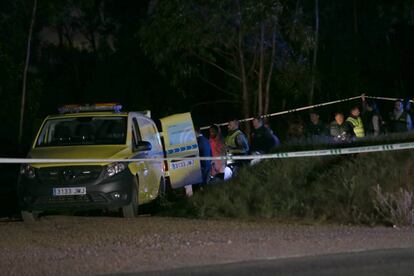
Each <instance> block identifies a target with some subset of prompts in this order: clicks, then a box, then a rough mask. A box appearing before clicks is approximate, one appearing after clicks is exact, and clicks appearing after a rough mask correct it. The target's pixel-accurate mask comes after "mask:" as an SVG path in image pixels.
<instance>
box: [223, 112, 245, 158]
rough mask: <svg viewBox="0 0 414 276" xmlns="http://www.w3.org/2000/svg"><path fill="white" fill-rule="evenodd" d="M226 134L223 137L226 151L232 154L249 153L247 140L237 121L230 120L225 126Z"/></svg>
mask: <svg viewBox="0 0 414 276" xmlns="http://www.w3.org/2000/svg"><path fill="white" fill-rule="evenodd" d="M227 128H228V135H227V137H226V139H225V143H226V148H227V152H228V153H230V154H233V155H245V154H248V153H249V142H248V140H247V137H246V135H245V134H244V133H243V131H241V130H240V129H239V121H238V120H231V121H230V122H229V124H228V126H227Z"/></svg>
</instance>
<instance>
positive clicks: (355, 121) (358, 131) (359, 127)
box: [346, 117, 365, 138]
mask: <svg viewBox="0 0 414 276" xmlns="http://www.w3.org/2000/svg"><path fill="white" fill-rule="evenodd" d="M346 121H347V122H349V123H350V124H351V125H352V128H353V129H354V133H355V136H356V137H357V138H362V137H365V130H364V124H363V123H362V119H361V117H358V118H354V117H348V119H346Z"/></svg>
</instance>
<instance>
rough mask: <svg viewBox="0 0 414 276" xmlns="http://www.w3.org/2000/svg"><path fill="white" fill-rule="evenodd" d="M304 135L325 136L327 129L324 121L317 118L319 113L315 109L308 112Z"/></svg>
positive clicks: (327, 132)
mask: <svg viewBox="0 0 414 276" xmlns="http://www.w3.org/2000/svg"><path fill="white" fill-rule="evenodd" d="M305 133H306V136H308V137H319V136H327V135H328V134H329V130H328V128H327V127H326V125H325V123H324V122H322V120H321V119H320V118H319V114H318V113H316V112H315V111H311V112H310V113H309V123H308V124H307V126H306V131H305Z"/></svg>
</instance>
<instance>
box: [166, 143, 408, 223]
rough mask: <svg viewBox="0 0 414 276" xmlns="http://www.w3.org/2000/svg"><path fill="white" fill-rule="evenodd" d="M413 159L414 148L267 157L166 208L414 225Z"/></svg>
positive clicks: (196, 213)
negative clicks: (339, 154) (288, 157)
mask: <svg viewBox="0 0 414 276" xmlns="http://www.w3.org/2000/svg"><path fill="white" fill-rule="evenodd" d="M413 160H414V151H413V150H409V151H400V152H381V153H367V154H356V155H349V156H335V157H317V158H295V159H275V160H267V161H263V162H261V163H259V164H257V165H256V166H253V167H247V168H245V169H242V170H241V171H240V173H239V175H238V176H237V177H235V178H234V179H232V180H231V181H229V182H226V183H220V184H217V185H211V186H209V187H206V188H204V189H203V190H201V191H199V192H198V193H196V194H195V195H194V196H193V197H192V198H190V199H188V200H183V201H179V202H176V203H173V205H171V204H167V205H166V207H167V208H168V210H167V211H165V212H166V213H168V214H170V215H171V214H173V215H179V216H190V217H198V218H221V217H226V218H228V217H230V218H242V219H250V218H276V219H287V220H290V219H306V220H313V221H315V222H334V223H352V224H365V225H376V224H385V225H398V226H402V225H414V200H413V195H414V194H413V191H414V183H413V179H414V170H413V169H412V168H413V165H414V161H413ZM175 204H178V205H180V206H174V205H175ZM172 207H179V208H172Z"/></svg>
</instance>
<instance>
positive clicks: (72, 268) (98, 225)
mask: <svg viewBox="0 0 414 276" xmlns="http://www.w3.org/2000/svg"><path fill="white" fill-rule="evenodd" d="M0 236H1V240H0V268H1V272H0V274H2V275H85V274H87V275H91V274H92V275H94V274H108V273H110V274H112V273H120V272H140V271H141V272H142V271H153V270H163V269H171V268H178V267H187V266H200V265H210V264H219V263H220V264H223V263H230V262H241V261H244V260H259V259H268V258H285V257H293V256H312V255H320V254H330V253H339V252H355V251H362V250H373V249H381V248H409V247H414V228H385V227H375V228H368V227H355V226H337V225H304V224H281V223H280V222H277V221H252V222H241V221H234V220H230V221H229V220H190V219H179V218H165V217H145V216H144V217H139V218H136V219H122V218H113V217H75V216H74V217H68V216H47V217H43V218H41V220H40V221H38V222H36V223H32V224H27V223H23V222H20V221H18V222H0Z"/></svg>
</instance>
